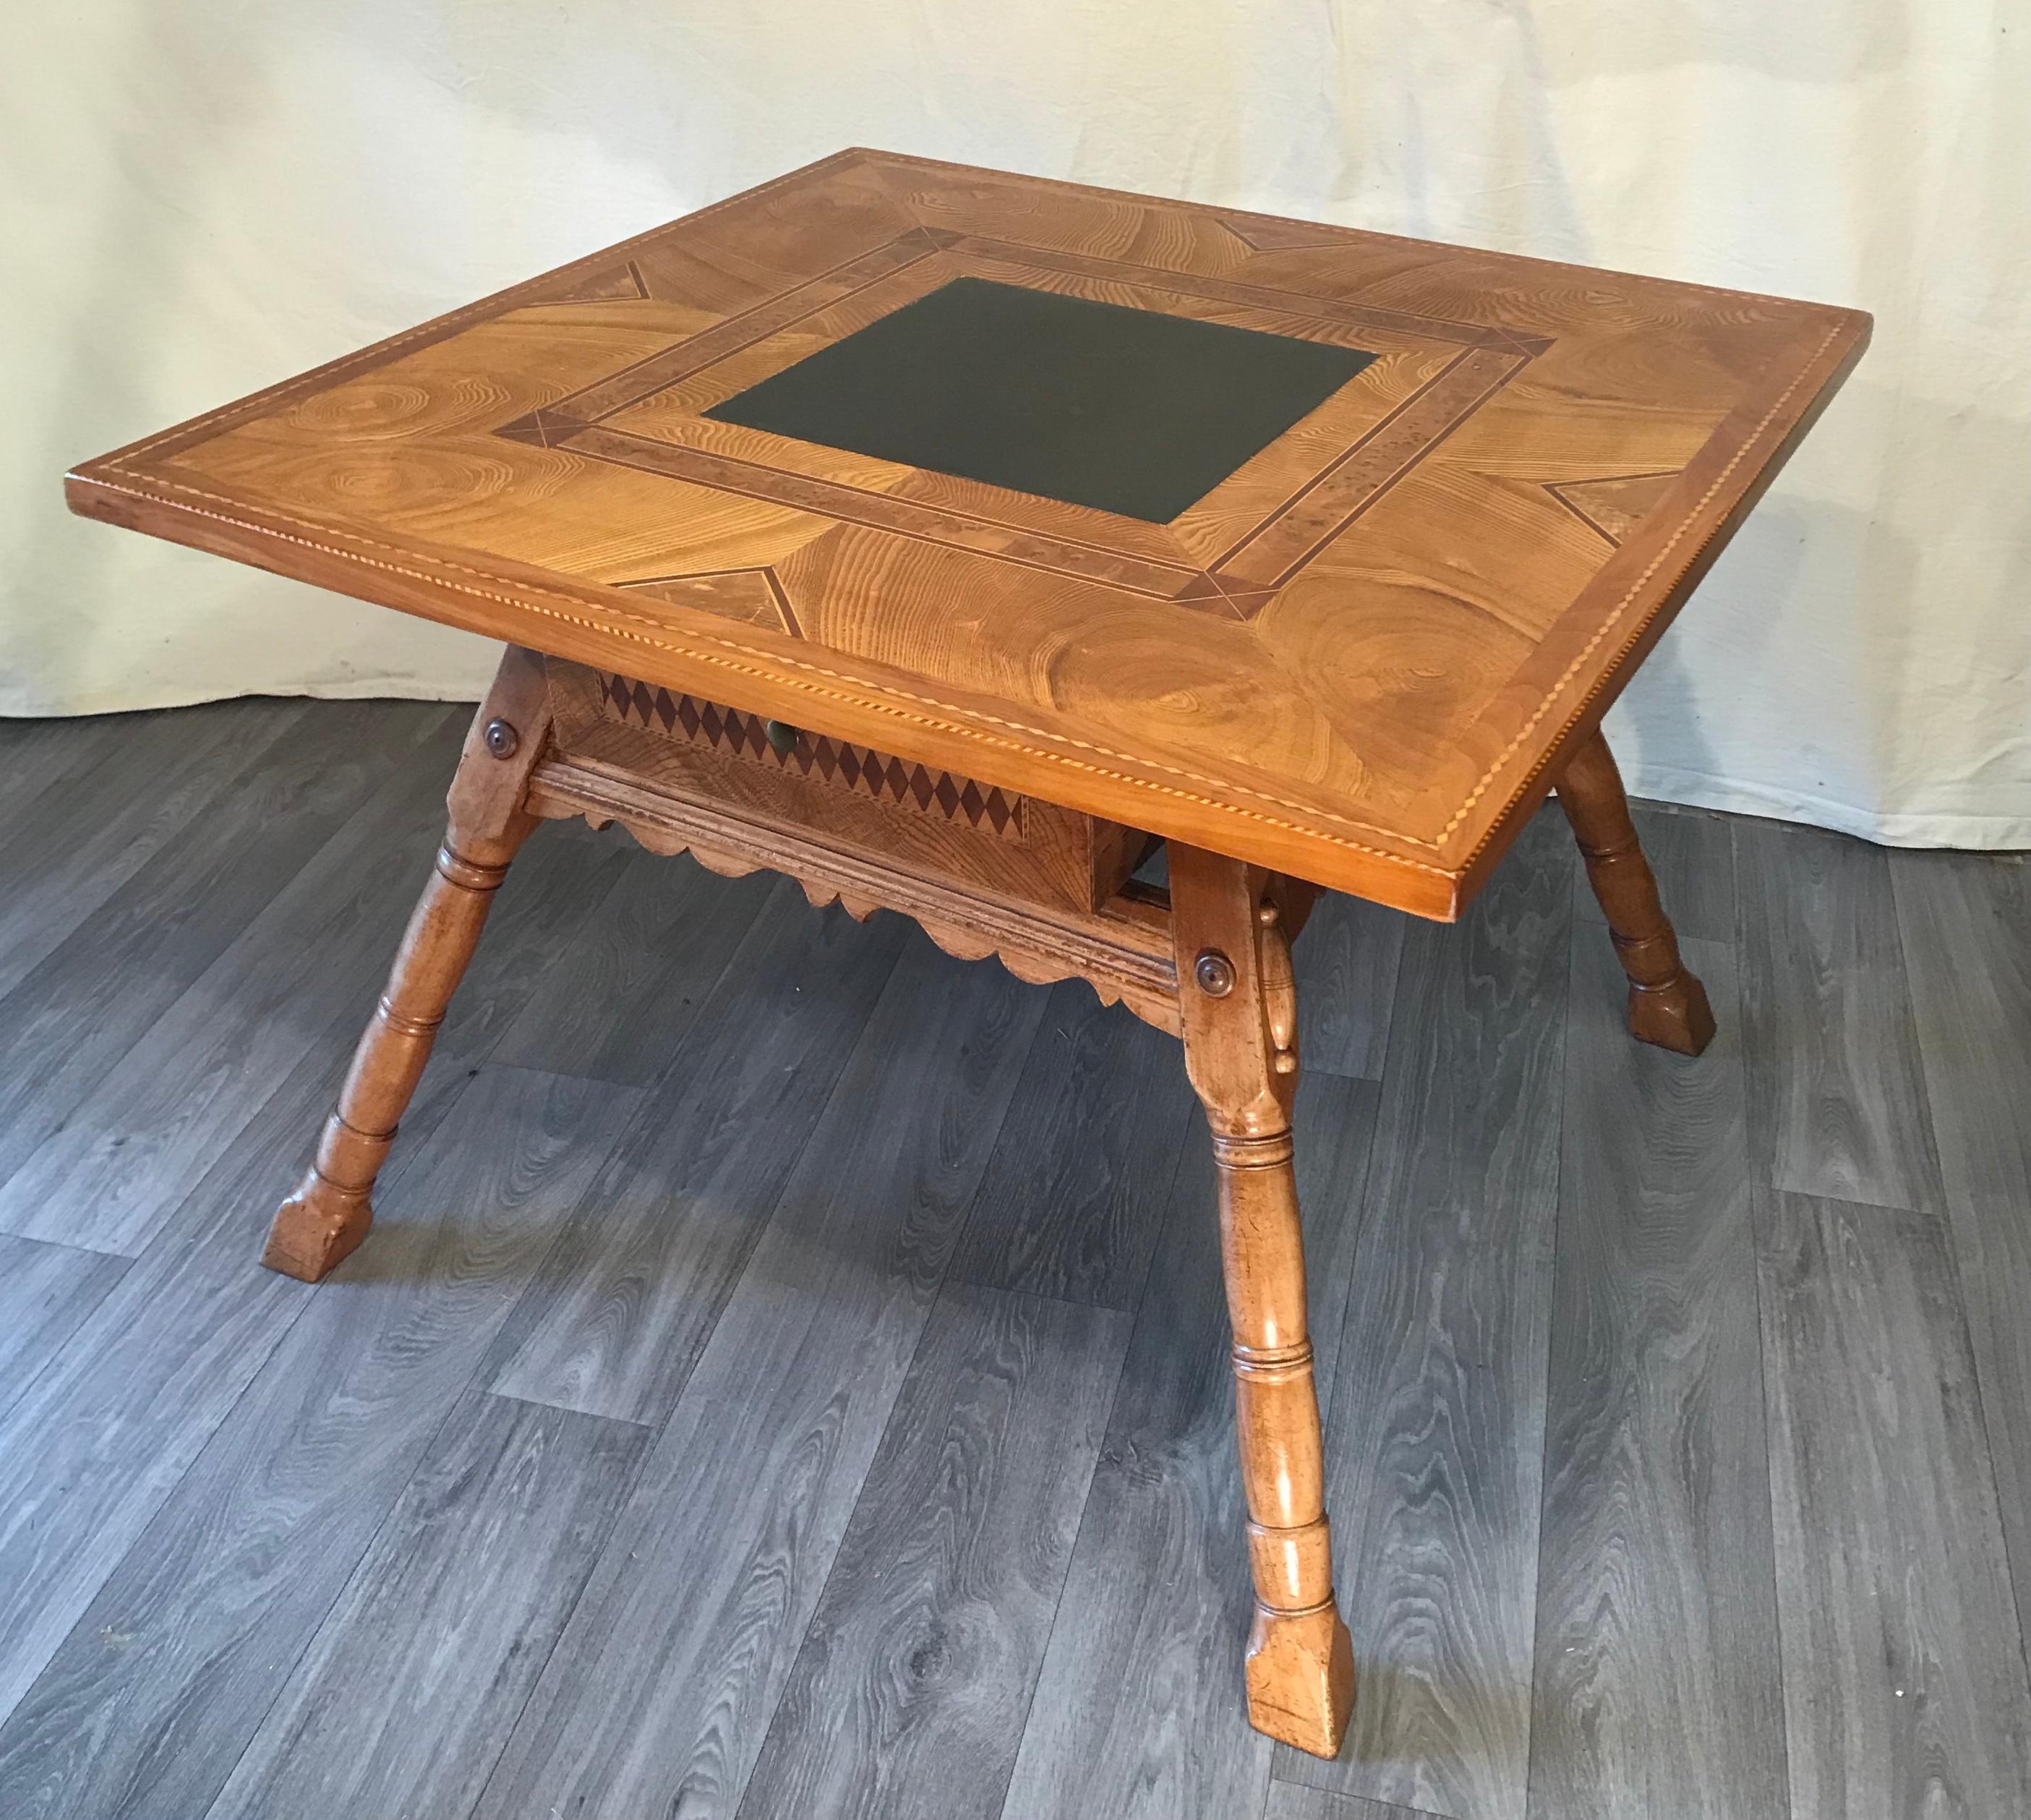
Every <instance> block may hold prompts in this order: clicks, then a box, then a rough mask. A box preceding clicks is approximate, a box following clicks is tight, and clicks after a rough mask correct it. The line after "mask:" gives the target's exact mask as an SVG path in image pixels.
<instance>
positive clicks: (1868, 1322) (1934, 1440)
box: [1759, 1192, 2031, 1820]
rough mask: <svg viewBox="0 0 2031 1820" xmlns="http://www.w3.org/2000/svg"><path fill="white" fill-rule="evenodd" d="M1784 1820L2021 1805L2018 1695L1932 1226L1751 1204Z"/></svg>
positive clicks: (1989, 1517)
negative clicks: (1787, 1769)
mask: <svg viewBox="0 0 2031 1820" xmlns="http://www.w3.org/2000/svg"><path fill="white" fill-rule="evenodd" d="M1759 1214H1760V1223H1761V1233H1760V1241H1759V1248H1760V1251H1761V1260H1762V1283H1763V1328H1764V1347H1765V1382H1766V1383H1767V1386H1768V1393H1769V1404H1770V1425H1771V1434H1770V1441H1771V1447H1770V1464H1771V1493H1772V1495H1771V1505H1772V1510H1773V1512H1774V1513H1775V1516H1776V1537H1777V1568H1778V1571H1777V1599H1778V1612H1779V1617H1780V1620H1781V1622H1782V1624H1783V1647H1784V1674H1785V1703H1786V1717H1787V1721H1788V1726H1789V1731H1790V1740H1791V1743H1790V1753H1789V1755H1790V1762H1791V1812H1792V1814H1793V1816H1794V1820H1809V1817H1811V1816H1815V1815H1818V1814H1853V1815H1855V1816H1858V1817H1866V1820H1874V1817H1876V1816H1878V1815H1880V1816H1882V1817H1883V1820H1889V1817H1890V1816H1891V1815H1893V1814H1925V1815H1928V1816H1930V1815H1933V1814H1938V1815H1940V1816H1942V1817H1945V1816H1951V1817H1953V1820H1960V1817H1961V1816H1962V1815H1966V1817H1967V1820H1975V1816H1977V1815H1985V1814H2014V1813H2022V1812H2024V1811H2025V1804H2026V1803H2027V1801H2031V1684H2027V1682H2026V1679H2025V1658H2024V1647H2023V1639H2022V1635H2020V1634H2019V1633H2018V1629H2017V1626H2016V1624H2015V1622H2014V1610H2013V1608H2012V1605H2011V1595H2010V1574H2009V1568H2008V1565H2007V1562H2006V1561H2005V1559H2004V1556H2003V1531H2002V1527H2001V1524H2000V1521H1999V1515H1998V1512H1997V1509H1996V1482H1995V1479H1994V1476H1993V1475H1992V1471H1991V1470H1990V1468H1989V1463H1988V1458H1987V1457H1986V1451H1985V1449H1984V1436H1983V1431H1982V1425H1981V1398H1980V1395H1979V1393H1978V1391H1977V1387H1976V1381H1975V1376H1974V1369H1973V1365H1974V1361H1973V1354H1972V1352H1970V1348H1969V1345H1968V1338H1967V1323H1966V1315H1965V1313H1964V1311H1963V1307H1962V1302H1961V1298H1960V1295H1959V1285H1958V1282H1957V1281H1955V1273H1954V1267H1953V1259H1952V1254H1951V1244H1950V1241H1949V1240H1948V1237H1947V1230H1946V1226H1945V1222H1944V1221H1943V1220H1942V1219H1941V1218H1940V1215H1939V1214H1937V1213H1936V1212H1930V1211H1928V1212H1913V1211H1911V1210H1907V1209H1902V1208H1882V1207H1872V1206H1857V1205H1855V1204H1854V1203H1851V1202H1845V1201H1835V1200H1829V1199H1824V1197H1820V1196H1815V1195H1794V1194H1786V1193H1783V1192H1776V1193H1771V1194H1767V1195H1765V1196H1764V1197H1763V1198H1762V1201H1761V1206H1760V1209H1759Z"/></svg>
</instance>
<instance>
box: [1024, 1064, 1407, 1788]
mask: <svg viewBox="0 0 2031 1820" xmlns="http://www.w3.org/2000/svg"><path fill="white" fill-rule="evenodd" d="M1376 1098H1377V1091H1376V1089H1375V1087H1374V1086H1373V1083H1369V1082H1365V1081H1348V1080H1337V1079H1335V1078H1333V1077H1332V1076H1326V1075H1317V1076H1308V1077H1307V1079H1306V1083H1305V1084H1304V1085H1303V1086H1302V1087H1300V1088H1299V1091H1298V1099H1297V1105H1296V1108H1295V1114H1294V1122H1295V1128H1296V1132H1297V1172H1298V1198H1299V1206H1300V1207H1302V1209H1303V1211H1304V1217H1305V1252H1306V1266H1307V1268H1308V1272H1309V1278H1310V1285H1311V1296H1310V1300H1311V1303H1312V1316H1313V1320H1312V1325H1313V1330H1314V1334H1315V1336H1316V1338H1315V1341H1314V1345H1315V1348H1316V1362H1315V1369H1316V1371H1317V1376H1318V1379H1319V1382H1320V1383H1321V1386H1322V1387H1324V1388H1325V1389H1326V1390H1328V1391H1330V1389H1331V1386H1332V1384H1333V1382H1334V1374H1333V1367H1334V1364H1335V1363H1336V1359H1337V1356H1338V1352H1339V1345H1340V1331H1341V1326H1340V1315H1341V1311H1342V1308H1343V1304H1344V1302H1345V1300H1346V1296H1345V1289H1346V1285H1347V1281H1348V1279H1349V1276H1350V1274H1351V1268H1352V1265H1353V1260H1354V1248H1355V1240H1356V1239H1357V1238H1358V1236H1359V1233H1360V1231H1361V1219H1362V1190H1363V1187H1364V1184H1365V1183H1366V1179H1367V1174H1368V1155H1369V1147H1370V1139H1371V1137H1372V1136H1373V1129H1374V1121H1375V1102H1376ZM1169 1207H1170V1213H1169V1218H1168V1220H1167V1221H1165V1227H1164V1233H1163V1238H1162V1241H1161V1244H1159V1246H1158V1248H1157V1259H1156V1264H1155V1267H1154V1269H1153V1271H1152V1273H1151V1277H1150V1283H1149V1285H1148V1286H1147V1288H1146V1290H1145V1292H1144V1294H1143V1299H1142V1311H1141V1312H1140V1313H1139V1314H1138V1316H1137V1318H1136V1322H1135V1333H1134V1334H1133V1336H1132V1337H1131V1340H1130V1342H1129V1347H1128V1354H1127V1359H1126V1360H1125V1361H1124V1363H1123V1366H1122V1371H1121V1382H1120V1386H1119V1387H1118V1388H1117V1389H1116V1393H1115V1398H1114V1406H1113V1408H1112V1412H1110V1414H1109V1418H1108V1425H1107V1434H1106V1438H1105V1440H1104V1441H1103V1442H1102V1444H1101V1450H1100V1459H1099V1463H1098V1464H1097V1466H1096V1467H1095V1468H1094V1480H1093V1489H1092V1491H1091V1493H1090V1494H1089V1496H1088V1497H1087V1499H1086V1514H1085V1516H1084V1519H1083V1521H1082V1522H1081V1524H1080V1525H1079V1543H1078V1546H1077V1547H1076V1548H1075V1550H1074V1551H1073V1555H1072V1561H1071V1569H1070V1572H1069V1574H1068V1577H1067V1579H1066V1583H1065V1593H1064V1599H1063V1601H1062V1602H1061V1603H1060V1608H1059V1612H1058V1618H1057V1622H1056V1624H1055V1625H1054V1626H1053V1629H1052V1632H1051V1644H1050V1649H1049V1652H1048V1654H1046V1656H1045V1661H1044V1667H1043V1672H1042V1677H1041V1679H1040V1680H1039V1681H1038V1688H1037V1697H1036V1699H1035V1702H1034V1705H1033V1706H1032V1708H1031V1713H1030V1723H1029V1725H1028V1726H1027V1728H1026V1729H1025V1730H1024V1732H1023V1747H1022V1752H1021V1755H1019V1757H1018V1758H1017V1760H1016V1764H1015V1773H1014V1776H1013V1777H1012V1780H1011V1781H1010V1784H1009V1788H1008V1801H1007V1803H1006V1805H1005V1807H1004V1812H1005V1813H1006V1814H1008V1816H1009V1817H1010V1820H1014V1817H1015V1816H1021V1817H1022V1820H1053V1817H1054V1816H1064V1817H1066V1820H1071V1817H1073V1816H1081V1815H1086V1814H1120V1815H1124V1816H1127V1815H1142V1816H1146V1817H1147V1820H1166V1817H1168V1816H1171V1815H1175V1814H1247V1813H1252V1812H1253V1811H1254V1810H1255V1807H1256V1805H1257V1804H1258V1803H1260V1801H1261V1798H1262V1791H1263V1789H1264V1788H1265V1785H1267V1783H1268V1781H1269V1762H1270V1757H1271V1746H1270V1744H1269V1740H1267V1739H1266V1738H1265V1737H1264V1736H1261V1734H1260V1733H1259V1732H1255V1731H1254V1730H1252V1729H1248V1728H1247V1727H1245V1726H1243V1725H1237V1724H1236V1723H1235V1714H1236V1712H1237V1711H1238V1710H1239V1707H1240V1705H1241V1703H1242V1700H1243V1690H1242V1678H1241V1667H1240V1663H1239V1660H1238V1658H1237V1657H1236V1654H1235V1650H1233V1648H1232V1647H1231V1642H1230V1639H1233V1638H1234V1637H1236V1636H1238V1635H1241V1634H1242V1633H1243V1632H1244V1631H1245V1630H1246V1628H1247V1624H1248V1621H1249V1616H1250V1603H1251V1598H1250V1588H1249V1579H1248V1563H1247V1553H1246V1550H1245V1548H1244V1546H1243V1542H1244V1533H1245V1532H1244V1527H1243V1526H1244V1520H1245V1519H1246V1517H1247V1508H1246V1505H1244V1503H1243V1498H1242V1494H1241V1482H1240V1478H1239V1474H1238V1472H1237V1471H1236V1461H1235V1445H1234V1439H1233V1427H1234V1393H1233V1386H1232V1371H1231V1367H1230V1363H1229V1359H1228V1347H1227V1343H1226V1320H1227V1314H1226V1309H1225V1307H1224V1303H1223V1296H1222V1290H1221V1285H1220V1242H1219V1241H1220V1231H1219V1219H1218V1214H1217V1208H1216V1206H1215V1204H1214V1193H1213V1155H1212V1149H1211V1145H1210V1143H1209V1141H1208V1139H1207V1138H1206V1134H1205V1132H1203V1130H1201V1131H1198V1132H1194V1135H1193V1137H1192V1139H1191V1142H1190V1143H1188V1144H1187V1146H1186V1147H1185V1150H1184V1152H1183V1156H1182V1157H1181V1158H1180V1159H1179V1166H1178V1171H1177V1176H1176V1180H1175V1181H1174V1183H1173V1184H1172V1189H1171V1192H1170V1195H1169ZM1325 1420H1326V1423H1327V1428H1328V1432H1329V1434H1330V1432H1331V1429H1332V1408H1331V1405H1330V1403H1328V1405H1327V1407H1326V1408H1325Z"/></svg>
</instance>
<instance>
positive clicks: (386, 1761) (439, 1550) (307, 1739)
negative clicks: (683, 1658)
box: [206, 1393, 649, 1820]
mask: <svg viewBox="0 0 2031 1820" xmlns="http://www.w3.org/2000/svg"><path fill="white" fill-rule="evenodd" d="M648 1442H649V1436H648V1435H647V1433H646V1432H645V1431H644V1430H642V1429H640V1428H639V1427H635V1425H634V1424H633V1423H625V1422H609V1421H606V1420H605V1419H602V1418H600V1417H598V1416H592V1415H578V1414H576V1413H575V1412H572V1411H570V1410H567V1409H547V1408H543V1407H542V1405H540V1404H534V1403H521V1402H517V1401H516V1400H514V1399H513V1398H512V1397H492V1396H487V1395H485V1394H475V1393H468V1395H467V1397H465V1398H464V1399H463V1400H461V1401H460V1404H458V1405H457V1407H456V1408H454V1409H453V1411H452V1412H451V1413H450V1415H448V1416H447V1417H446V1418H445V1423H444V1427H443V1428H442V1430H440V1432H439V1433H438V1435H437V1436H436V1437H435V1438H434V1439H433V1441H431V1444H430V1451H429V1453H427V1454H426V1456H424V1458H423V1462H422V1464H420V1465H419V1466H418V1468H416V1476H415V1477H414V1478H412V1479H411V1480H410V1481H409V1482H408V1484H407V1485H406V1486H404V1487H403V1490H402V1495H401V1498H400V1499H399V1500H398V1501H397V1504H396V1505H395V1508H394V1509H393V1510H392V1511H391V1512H389V1516H388V1520H387V1521H386V1523H385V1524H382V1527H381V1528H380V1530H379V1531H378V1533H377V1534H376V1535H375V1538H374V1543H373V1546H372V1547H371V1548H370V1549H369V1550H367V1554H366V1557H365V1558H364V1559H363V1560H362V1561H361V1562H360V1566H359V1568H358V1570H357V1571H356V1572H355V1573H354V1575H353V1576H352V1579H351V1580H350V1581H349V1582H348V1583H347V1585H346V1588H345V1592H344V1593H343V1594H341V1596H340V1598H339V1600H338V1602H337V1604H336V1605H335V1606H333V1607H332V1609H331V1613H330V1616H329V1617H326V1620H324V1622H323V1624H321V1625H320V1626H319V1628H318V1633H317V1635H316V1636H315V1638H314V1639H312V1640H311V1645H310V1647H309V1648H307V1650H304V1654H303V1655H302V1657H301V1658H300V1659H299V1660H298V1661H297V1662H296V1665H295V1667H294V1669H293V1671H292V1673H290V1676H289V1681H288V1684H287V1685H286V1686H285V1687H284V1688H282V1690H281V1692H280V1694H279V1695H278V1697H277V1699H276V1701H275V1703H274V1706H272V1707H270V1709H269V1711H268V1714H267V1717H266V1718H265V1719H263V1721H262V1723H261V1729H260V1730H259V1732H256V1733H255V1736H254V1739H253V1741H252V1743H251V1744H248V1747H247V1751H246V1754H245V1755H244V1756H242V1757H241V1758H240V1761H239V1762H238V1763H237V1765H236V1766H234V1769H233V1774H232V1776H231V1777H230V1778H229V1780H228V1781H227V1783H226V1785H225V1788H223V1789H222V1790H221V1791H220V1793H219V1796H218V1799H217V1800H216V1801H215V1802H214V1803H212V1805H211V1807H210V1808H209V1809H207V1812H206V1820H233V1817H234V1816H236V1815H237V1816H240V1817H242V1820H267V1817H268V1816H270V1815H274V1814H291V1813H300V1814H312V1813H319V1814H334V1813H363V1814H364V1813H380V1814H401V1813H405V1812H406V1813H417V1814H464V1813H467V1812H468V1811H470V1810H471V1807H472V1805H473V1803H475V1801H476V1800H477V1799H479V1792H480V1789H481V1787H482V1785H483V1784H484V1783H485V1781H486V1776H487V1773H488V1772H489V1771H490V1770H491V1769H492V1768H493V1766H494V1760H495V1758H497V1757H498V1755H499V1753H500V1751H501V1745H502V1743H503V1742H504V1741H505V1739H506V1737H507V1735H508V1732H509V1728H510V1727H511V1726H512V1725H513V1724H514V1722H515V1720H516V1716H517V1715H518V1714H520V1711H521V1710H522V1706H523V1704H524V1702H525V1701H526V1700H527V1699H528V1697H529V1693H530V1690H531V1688H532V1687H533V1686H534V1685H535V1680H536V1676H538V1674H540V1673H542V1668H543V1665H544V1663H545V1662H546V1661H547V1660H548V1659H549V1657H550V1650H551V1647H553V1644H554V1643H556V1641H557V1634H558V1632H561V1630H562V1629H563V1628H564V1624H565V1619H566V1618H567V1617H568V1616H569V1615H570V1613H571V1612H572V1609H573V1608H574V1606H576V1604H577V1602H578V1597H579V1593H580V1592H581V1591H583V1588H584V1585H585V1581H586V1576H587V1575H588V1574H589V1573H590V1572H591V1569H592V1565H593V1563H594V1561H595V1560H596V1559H598V1555H599V1553H600V1550H601V1549H602V1546H604V1544H605V1542H606V1538H607V1535H608V1532H609V1531H610V1529H611V1528H612V1527H613V1519H614V1517H615V1516H616V1515H617V1512H618V1511H619V1509H620V1503H621V1501H622V1499H623V1498H624V1497H625V1495H626V1494H627V1490H628V1483H629V1481H630V1479H631V1477H632V1473H633V1471H634V1468H635V1467H636V1466H637V1465H638V1464H639V1463H640V1460H641V1456H642V1454H643V1452H644V1451H645V1450H646V1449H647V1445H648ZM419 1712H427V1713H428V1714H430V1723H429V1724H428V1725H416V1724H414V1723H413V1722H412V1721H413V1718H414V1717H415V1715H416V1714H417V1713H419Z"/></svg>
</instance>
